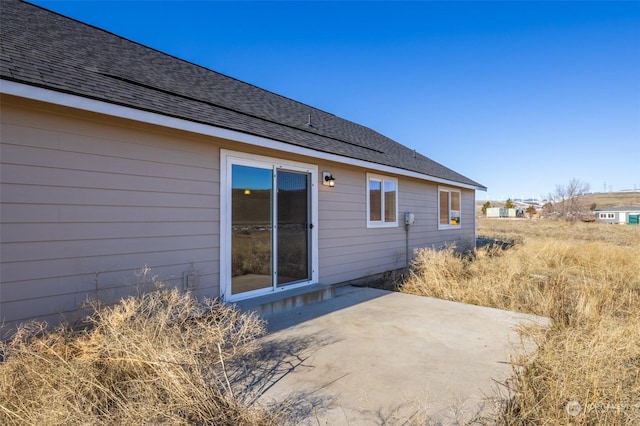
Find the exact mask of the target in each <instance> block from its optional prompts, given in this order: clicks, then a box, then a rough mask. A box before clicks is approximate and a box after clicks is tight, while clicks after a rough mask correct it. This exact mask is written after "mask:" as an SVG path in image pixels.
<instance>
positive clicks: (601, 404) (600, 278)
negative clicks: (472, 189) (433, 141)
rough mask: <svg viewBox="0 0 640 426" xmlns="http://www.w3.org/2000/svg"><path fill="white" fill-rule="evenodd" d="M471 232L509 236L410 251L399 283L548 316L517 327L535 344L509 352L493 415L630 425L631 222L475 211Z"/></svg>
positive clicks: (636, 286)
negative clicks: (407, 270)
mask: <svg viewBox="0 0 640 426" xmlns="http://www.w3.org/2000/svg"><path fill="white" fill-rule="evenodd" d="M478 234H479V235H482V236H486V237H491V238H499V239H503V240H504V239H510V240H515V241H516V244H515V245H514V246H513V247H512V248H510V249H507V250H502V249H498V248H495V249H480V250H477V251H476V253H475V256H466V257H465V256H460V255H457V254H455V253H454V250H453V248H449V249H447V250H443V251H434V250H427V249H425V250H420V251H418V252H416V258H415V260H414V263H413V274H412V276H411V277H410V278H409V279H408V280H407V281H406V282H405V283H404V284H403V288H402V291H405V292H408V293H413V294H421V295H427V296H433V297H439V298H443V299H448V300H455V301H460V302H464V303H472V304H477V305H483V306H491V307H495V308H499V309H508V310H514V311H520V312H526V313H532V314H537V315H543V316H547V317H550V318H551V319H552V321H553V325H552V327H551V328H550V329H528V330H523V333H527V335H528V337H530V338H531V339H533V340H534V341H535V342H536V343H537V345H538V350H537V351H536V352H535V353H533V354H531V355H529V356H520V357H519V358H517V359H514V360H513V362H514V377H513V378H512V379H511V380H510V381H509V382H508V383H507V384H506V386H507V389H504V388H503V389H502V391H503V395H504V396H505V399H504V400H503V402H504V404H503V405H502V407H501V409H500V410H499V411H498V412H497V413H496V418H495V419H493V420H494V421H496V422H498V423H501V424H512V425H529V424H549V425H551V424H553V425H556V424H572V425H573V424H614V425H616V424H620V425H635V424H640V252H639V250H638V249H639V248H640V227H632V226H619V225H604V224H597V223H576V224H567V223H564V222H548V221H528V220H518V221H510V220H490V219H483V220H481V221H480V222H479V226H478ZM507 395H508V397H506V396H507ZM572 401H575V402H577V403H579V404H580V406H579V409H578V410H576V411H574V412H573V413H572V414H576V415H570V414H569V413H568V411H567V404H569V407H570V408H571V407H574V408H575V407H576V405H575V404H574V403H573V402H572ZM572 404H573V405H572ZM569 411H571V410H569Z"/></svg>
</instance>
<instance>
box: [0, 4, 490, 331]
mask: <svg viewBox="0 0 640 426" xmlns="http://www.w3.org/2000/svg"><path fill="white" fill-rule="evenodd" d="M1 8H2V9H1V11H0V12H1V13H0V19H1V20H2V23H1V25H0V39H1V46H0V47H1V49H0V53H1V55H2V56H1V57H0V78H1V80H0V89H1V103H0V107H1V113H0V119H1V128H0V138H1V139H0V142H1V145H0V150H1V156H0V159H1V175H0V177H1V180H0V184H1V188H0V189H1V190H0V197H1V214H0V220H1V222H0V227H1V228H0V250H1V251H0V253H1V258H0V261H1V263H0V267H1V270H0V274H1V281H0V301H1V303H0V323H2V322H3V321H4V322H5V323H12V322H14V323H15V322H16V321H21V320H24V319H27V318H32V317H40V318H42V319H49V320H55V319H57V317H58V314H68V315H73V314H74V312H77V309H78V308H79V307H80V306H82V304H83V302H85V300H86V299H87V297H90V298H99V299H102V300H106V301H110V300H117V299H118V298H119V297H121V296H123V295H127V294H131V293H132V292H134V291H136V290H138V289H140V288H142V289H144V288H146V287H145V286H147V285H149V281H150V280H149V277H150V276H157V277H158V278H159V279H160V280H163V281H164V282H166V283H167V284H168V285H173V286H181V287H183V288H185V289H188V290H190V291H192V292H193V293H194V294H196V295H197V296H199V297H200V296H202V297H204V296H207V297H220V298H222V299H223V300H225V301H238V300H242V299H248V298H253V297H256V296H259V295H265V294H269V293H275V292H280V291H283V292H284V291H288V290H290V289H294V288H300V287H304V286H309V285H311V284H316V283H320V284H327V285H333V284H336V283H340V282H345V281H350V280H354V279H360V278H363V277H367V276H370V275H375V274H380V273H384V272H385V271H391V270H395V269H399V268H402V267H405V266H406V260H407V259H408V258H409V257H410V253H411V252H412V250H413V249H414V248H416V247H424V246H434V247H440V246H443V245H445V244H448V243H453V242H462V243H463V244H470V245H473V244H474V242H475V235H476V224H475V214H474V207H475V191H476V190H478V189H480V190H485V189H486V188H485V187H484V186H482V185H481V184H479V183H477V182H475V181H474V180H472V179H469V178H467V177H465V176H463V175H461V174H459V173H457V172H455V171H453V170H451V169H449V168H447V167H445V166H443V165H441V164H439V163H437V162H435V161H433V160H431V159H429V158H427V157H425V156H423V155H420V154H418V153H416V152H415V151H414V150H412V149H409V148H407V147H405V146H403V145H401V144H399V143H397V142H395V141H393V140H391V139H389V138H387V137H385V136H383V135H381V134H379V133H377V132H375V131H374V130H371V129H369V128H367V127H364V126H361V125H359V124H356V123H353V122H350V121H347V120H344V119H341V118H339V117H336V116H335V115H333V114H331V113H328V112H325V111H321V110H319V109H316V108H313V107H311V106H309V105H305V104H303V103H300V102H297V101H294V100H292V99H288V98H286V97H283V96H280V95H277V94H275V93H271V92H268V91H266V90H263V89H260V88H258V87H255V86H253V85H251V84H247V83H244V82H241V81H238V80H236V79H234V78H231V77H227V76H225V75H222V74H219V73H216V72H214V71H211V70H209V69H206V68H203V67H201V66H198V65H195V64H192V63H189V62H186V61H183V60H181V59H178V58H176V57H173V56H170V55H166V54H164V53H162V52H159V51H157V50H154V49H151V48H148V47H145V46H142V45H140V44H138V43H135V42H132V41H129V40H127V39H124V38H122V37H119V36H117V35H114V34H112V33H109V32H106V31H103V30H100V29H98V28H95V27H93V26H90V25H86V24H84V23H82V22H78V21H76V20H73V19H69V18H67V17H64V16H61V15H59V14H56V13H53V12H51V11H48V10H46V9H43V8H41V7H38V6H34V5H32V4H29V3H25V2H21V1H17V0H2V2H1ZM405 214H407V215H406V217H407V218H408V220H409V221H410V222H411V223H412V224H411V225H410V226H408V227H405ZM413 220H415V222H413Z"/></svg>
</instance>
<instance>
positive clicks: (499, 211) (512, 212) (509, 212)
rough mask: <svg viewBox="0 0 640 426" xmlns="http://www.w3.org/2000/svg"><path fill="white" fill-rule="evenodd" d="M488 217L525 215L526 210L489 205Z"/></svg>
mask: <svg viewBox="0 0 640 426" xmlns="http://www.w3.org/2000/svg"><path fill="white" fill-rule="evenodd" d="M487 217H524V210H522V209H506V208H504V207H489V208H487Z"/></svg>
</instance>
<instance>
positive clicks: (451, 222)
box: [438, 188, 461, 229]
mask: <svg viewBox="0 0 640 426" xmlns="http://www.w3.org/2000/svg"><path fill="white" fill-rule="evenodd" d="M460 202H461V194H460V191H459V190H457V189H451V188H438V229H452V228H459V227H460Z"/></svg>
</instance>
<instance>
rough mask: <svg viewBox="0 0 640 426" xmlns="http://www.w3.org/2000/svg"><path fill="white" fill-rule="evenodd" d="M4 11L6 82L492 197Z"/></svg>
mask: <svg viewBox="0 0 640 426" xmlns="http://www.w3.org/2000/svg"><path fill="white" fill-rule="evenodd" d="M1 3H2V6H1V7H2V10H1V13H0V20H1V25H0V40H1V42H0V76H1V77H2V79H5V80H10V81H15V82H20V83H24V84H29V85H33V86H37V87H43V88H47V89H51V90H55V91H59V92H64V93H70V94H74V95H78V96H82V97H87V98H91V99H97V100H101V101H106V102H109V103H113V104H117V105H124V106H128V107H132V108H136V109H140V110H144V111H152V112H156V113H160V114H163V115H167V116H171V117H177V118H181V119H185V120H189V121H193V122H198V123H204V124H209V125H214V126H217V127H222V128H227V129H231V130H236V131H240V132H244V133H248V134H252V135H257V136H263V137H267V138H270V139H273V140H277V141H280V142H285V143H288V144H292V145H297V146H301V147H305V148H310V149H313V150H316V151H320V152H326V153H331V154H337V155H340V156H344V157H348V158H353V159H358V160H363V161H367V162H372V163H376V164H381V165H385V166H391V167H396V168H400V169H404V170H408V171H412V172H417V173H420V174H425V175H428V176H432V177H437V178H441V179H446V180H449V181H453V182H458V183H462V184H466V185H471V186H474V187H477V188H482V189H484V187H483V186H482V185H481V184H479V183H477V182H475V181H473V180H471V179H469V178H467V177H465V176H462V175H461V174H459V173H456V172H454V171H453V170H451V169H449V168H447V167H445V166H443V165H441V164H439V163H437V162H435V161H433V160H431V159H429V158H427V157H425V156H423V155H421V154H417V153H415V152H414V151H413V150H411V149H409V148H407V147H405V146H403V145H401V144H399V143H397V142H395V141H393V140H391V139H389V138H387V137H385V136H383V135H381V134H379V133H377V132H375V131H373V130H371V129H369V128H367V127H364V126H361V125H359V124H356V123H353V122H351V121H348V120H344V119H341V118H339V117H336V116H335V115H333V114H330V113H327V112H324V111H321V110H319V109H316V108H313V107H311V106H309V105H305V104H303V103H300V102H296V101H294V100H292V99H288V98H285V97H283V96H280V95H277V94H275V93H272V92H269V91H266V90H263V89H260V88H258V87H256V86H253V85H251V84H247V83H244V82H241V81H239V80H236V79H234V78H231V77H228V76H225V75H222V74H219V73H217V72H214V71H211V70H209V69H206V68H204V67H201V66H198V65H195V64H192V63H189V62H187V61H183V60H181V59H178V58H175V57H173V56H170V55H167V54H164V53H162V52H159V51H157V50H154V49H151V48H149V47H146V46H142V45H140V44H138V43H135V42H132V41H130V40H127V39H125V38H122V37H119V36H117V35H114V34H112V33H109V32H107V31H103V30H101V29H98V28H96V27H93V26H90V25H87V24H84V23H81V22H78V21H76V20H73V19H70V18H67V17H64V16H61V15H58V14H56V13H54V12H51V11H48V10H46V9H42V8H40V7H38V6H34V5H31V4H29V3H24V2H21V1H16V0H2V2H1ZM309 115H310V116H311V122H312V124H313V126H312V127H310V126H308V124H307V123H308V118H309Z"/></svg>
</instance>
